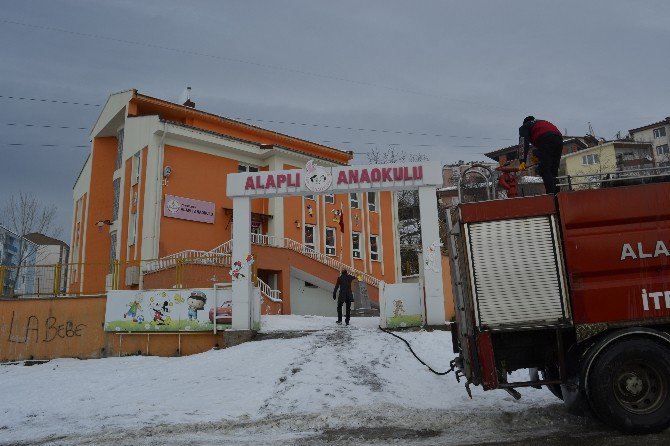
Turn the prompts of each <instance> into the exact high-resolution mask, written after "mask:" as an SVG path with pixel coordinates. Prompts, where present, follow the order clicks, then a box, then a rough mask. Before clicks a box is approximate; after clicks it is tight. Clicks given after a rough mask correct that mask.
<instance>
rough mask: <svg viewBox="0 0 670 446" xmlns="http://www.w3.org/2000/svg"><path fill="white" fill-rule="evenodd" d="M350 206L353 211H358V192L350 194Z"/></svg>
mask: <svg viewBox="0 0 670 446" xmlns="http://www.w3.org/2000/svg"><path fill="white" fill-rule="evenodd" d="M349 206H351V209H358V194H357V193H356V192H351V193H349Z"/></svg>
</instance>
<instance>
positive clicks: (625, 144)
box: [561, 141, 651, 158]
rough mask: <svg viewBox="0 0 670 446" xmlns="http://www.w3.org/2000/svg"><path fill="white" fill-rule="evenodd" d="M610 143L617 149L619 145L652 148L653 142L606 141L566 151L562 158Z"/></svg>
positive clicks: (622, 146) (621, 146)
mask: <svg viewBox="0 0 670 446" xmlns="http://www.w3.org/2000/svg"><path fill="white" fill-rule="evenodd" d="M609 145H612V146H613V147H614V148H615V149H616V148H617V146H619V147H620V148H624V149H625V148H633V147H637V148H642V147H648V148H651V143H648V142H634V141H605V142H604V143H602V144H599V145H597V146H593V147H586V148H584V149H581V150H577V151H576V152H572V153H566V154H565V155H563V156H562V157H561V158H569V157H571V156H573V155H579V154H580V153H584V152H588V151H590V150H598V149H602V148H603V147H605V146H609Z"/></svg>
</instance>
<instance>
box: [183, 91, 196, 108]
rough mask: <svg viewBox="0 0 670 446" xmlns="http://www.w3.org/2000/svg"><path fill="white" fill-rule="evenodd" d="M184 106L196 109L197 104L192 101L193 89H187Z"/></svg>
mask: <svg viewBox="0 0 670 446" xmlns="http://www.w3.org/2000/svg"><path fill="white" fill-rule="evenodd" d="M182 105H184V106H186V107H191V108H195V102H193V101H192V100H191V87H186V102H184V103H183V104H182Z"/></svg>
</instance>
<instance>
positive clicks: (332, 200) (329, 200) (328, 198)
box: [323, 194, 335, 204]
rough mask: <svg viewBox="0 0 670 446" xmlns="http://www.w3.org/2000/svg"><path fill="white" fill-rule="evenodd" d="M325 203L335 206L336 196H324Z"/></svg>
mask: <svg viewBox="0 0 670 446" xmlns="http://www.w3.org/2000/svg"><path fill="white" fill-rule="evenodd" d="M323 197H324V198H323V199H324V201H325V202H326V203H330V204H334V203H335V195H334V194H326V195H324V196H323Z"/></svg>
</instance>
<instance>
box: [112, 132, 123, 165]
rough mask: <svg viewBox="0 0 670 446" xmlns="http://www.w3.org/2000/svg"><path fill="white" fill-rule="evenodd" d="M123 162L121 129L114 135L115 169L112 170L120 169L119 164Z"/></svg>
mask: <svg viewBox="0 0 670 446" xmlns="http://www.w3.org/2000/svg"><path fill="white" fill-rule="evenodd" d="M122 161H123V129H121V130H119V133H118V134H117V135H116V167H115V169H114V170H118V169H120V168H121V162H122Z"/></svg>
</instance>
